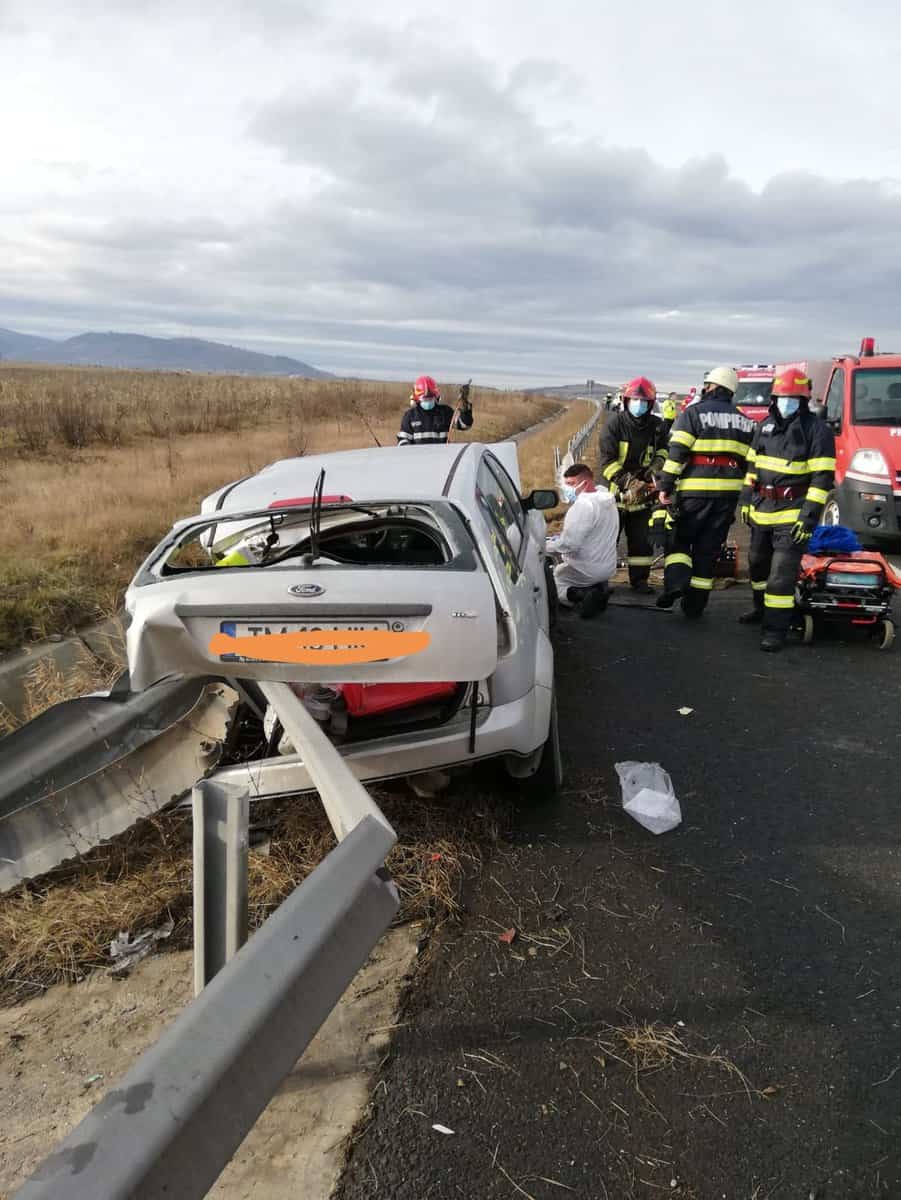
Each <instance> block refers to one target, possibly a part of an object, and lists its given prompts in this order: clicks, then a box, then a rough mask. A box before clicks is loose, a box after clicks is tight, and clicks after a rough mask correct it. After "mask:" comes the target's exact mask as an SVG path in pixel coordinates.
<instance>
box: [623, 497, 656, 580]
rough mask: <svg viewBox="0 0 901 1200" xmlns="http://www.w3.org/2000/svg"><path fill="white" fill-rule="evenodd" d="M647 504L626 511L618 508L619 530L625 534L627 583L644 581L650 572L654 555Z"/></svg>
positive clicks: (649, 512)
mask: <svg viewBox="0 0 901 1200" xmlns="http://www.w3.org/2000/svg"><path fill="white" fill-rule="evenodd" d="M650 515H651V509H650V507H649V506H647V507H645V508H638V509H634V510H633V511H631V512H627V511H626V510H624V509H621V510H620V530H621V532H622V533H624V534H625V535H626V548H627V549H626V562H627V563H628V566H629V583H631V584H632V585H633V587H634V585H635V584H637V583H646V582H647V579H648V576H649V575H650V573H651V563H652V562H653V561H654V556H653V554H652V552H651V539H650V530H649V528H648V518H649V517H650Z"/></svg>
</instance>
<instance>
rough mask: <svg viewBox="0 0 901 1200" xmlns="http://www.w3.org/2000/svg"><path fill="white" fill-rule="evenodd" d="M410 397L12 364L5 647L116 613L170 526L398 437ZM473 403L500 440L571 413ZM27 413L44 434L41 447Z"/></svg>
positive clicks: (486, 393) (1, 570) (4, 380)
mask: <svg viewBox="0 0 901 1200" xmlns="http://www.w3.org/2000/svg"><path fill="white" fill-rule="evenodd" d="M445 394H446V396H447V398H448V399H449V400H453V399H454V398H455V396H456V391H455V389H454V388H452V387H448V388H446V389H445ZM408 395H409V385H407V384H369V383H354V382H351V383H346V382H342V381H335V382H331V381H325V382H323V381H313V380H294V379H245V378H235V377H218V376H209V377H207V376H192V375H186V376H181V375H163V374H150V373H142V372H131V371H108V372H103V371H99V370H98V371H93V372H92V371H86V372H80V371H76V370H61V369H51V368H47V369H44V370H40V369H37V368H35V369H33V370H28V369H26V368H13V367H0V454H2V457H0V508H2V510H3V513H4V533H3V545H2V550H3V553H2V555H0V650H3V649H8V648H13V647H16V646H18V645H21V644H22V643H23V642H25V641H28V640H32V639H35V638H40V637H44V636H46V635H47V634H48V633H51V632H60V631H62V630H63V629H65V628H68V627H71V626H72V625H76V624H79V623H81V622H84V621H85V620H90V619H92V618H95V617H97V616H100V615H104V614H107V613H110V612H113V611H115V609H116V608H117V607H118V605H119V602H120V599H121V595H122V591H123V589H124V587H125V586H126V585H127V583H128V581H129V579H130V578H131V576H132V574H133V573H134V571H135V569H136V567H137V565H138V564H139V562H140V561H141V559H142V557H143V556H144V555H145V554H146V553H147V552H148V551H149V550H150V549H152V547H153V546H154V545H155V544H156V543H157V541H158V540H159V538H160V537H161V536H162V534H163V533H164V532H165V531H166V529H167V528H168V527H169V526H170V525H171V524H172V523H173V522H174V521H175V520H176V519H178V518H179V517H183V516H188V515H191V514H192V513H194V512H196V511H197V508H198V507H199V502H200V499H201V498H202V497H203V496H204V495H206V494H208V493H209V492H211V491H214V490H215V489H216V488H218V487H221V486H222V484H224V483H227V482H228V481H229V480H232V479H235V478H239V477H240V476H243V475H247V474H253V473H254V472H256V471H258V470H259V469H260V468H261V467H263V466H265V465H266V464H267V463H269V462H272V461H274V460H275V459H278V458H285V457H292V456H295V455H299V454H310V453H322V452H325V451H329V450H344V449H351V448H354V447H360V446H366V445H371V444H372V432H371V431H370V430H372V431H373V432H374V433H375V435H376V436H377V437H378V439H379V441H381V442H382V444H383V445H393V444H394V442H395V435H396V432H397V425H398V422H399V418H400V415H401V413H402V412H403V410H404V407H405V406H406V403H407V397H408ZM67 396H70V397H72V403H73V404H75V405H77V406H79V411H82V410H83V414H82V415H83V416H84V413H87V414H88V416H84V419H83V420H81V418H79V419H80V420H81V424H82V425H83V426H88V427H90V429H91V430H93V431H94V432H93V433H92V434H91V435H90V437H89V438H88V440H87V442H86V443H84V442H82V441H80V440H79V438H75V437H74V435H70V434H67V433H66V432H65V429H64V427H63V425H61V424H60V419H59V413H60V412H61V411H63V408H64V401H66V397H67ZM474 399H475V405H476V427H475V429H474V430H473V431H472V432H471V433H470V434H457V435H456V436H457V437H458V438H460V440H473V439H478V440H484V441H496V440H500V439H502V438H505V437H507V436H509V435H510V434H512V433H514V432H517V431H518V430H520V429H522V428H525V427H527V426H529V425H532V424H535V423H536V422H538V421H540V420H541V419H542V418H543V417H545V416H547V415H549V414H550V413H553V412H555V411H557V410H558V409H559V404H558V402H557V401H553V400H547V399H545V398H542V397H535V396H527V395H523V394H520V393H509V392H496V391H491V390H487V389H479V390H478V391H476V392H475V393H474ZM218 405H221V406H222V409H223V412H224V414H225V415H224V416H223V417H222V421H223V422H224V424H217V423H216V422H217V420H219V418H217V417H216V416H215V412H216V410H217V406H218ZM54 406H56V407H54ZM60 406H63V407H62V408H61V407H60ZM236 413H237V415H235V414H236ZM88 417H90V420H89V419H88ZM23 421H26V422H27V421H33V422H34V423H35V424H36V426H37V427H38V428H39V429H40V431H41V435H40V437H37V435H35V436H32V437H31V444H29V442H28V438H26V437H23V436H22V433H21V430H22V428H23V426H22V422H23ZM91 422H93V424H92V423H91ZM235 422H237V424H235ZM101 428H102V429H103V430H105V431H107V432H104V434H103V436H102V437H101V436H99V434H97V430H99V429H101ZM113 428H114V429H115V430H119V431H120V432H119V433H116V434H115V436H113V435H112V434H109V433H108V431H109V429H113ZM41 438H43V439H44V441H43V443H42V446H43V448H35V445H34V443H35V442H40V441H41Z"/></svg>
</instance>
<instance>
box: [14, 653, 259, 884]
mask: <svg viewBox="0 0 901 1200" xmlns="http://www.w3.org/2000/svg"><path fill="white" fill-rule="evenodd" d="M123 683H124V685H125V686H123V687H121V688H120V687H119V686H118V685H117V687H115V688H113V689H112V690H111V691H110V692H109V693H108V694H107V695H93V696H82V697H81V698H80V699H77V700H68V701H66V702H64V703H62V704H57V705H54V706H53V708H50V709H48V710H47V711H46V712H44V713H41V715H40V716H38V717H35V718H34V720H32V721H28V722H27V723H26V724H25V725H23V726H22V728H21V729H17V730H15V731H14V732H13V733H10V734H7V736H6V737H4V738H3V740H2V741H0V892H5V891H7V890H8V889H9V888H12V887H15V886H16V884H19V883H22V882H23V881H25V880H27V879H32V878H34V877H35V876H36V875H42V874H43V873H44V872H45V871H49V870H52V868H53V867H56V866H58V865H59V864H60V863H61V862H64V861H65V860H66V859H67V858H72V857H74V856H75V855H78V854H83V853H84V852H85V851H87V850H90V849H91V848H92V847H93V846H96V845H98V844H99V843H100V842H102V841H104V840H105V839H106V838H110V837H114V836H115V835H116V834H118V833H122V832H123V831H124V830H125V829H128V828H129V826H131V825H133V824H134V823H135V821H137V820H139V819H140V818H141V817H147V816H151V815H152V814H153V813H155V812H157V811H158V810H159V809H160V808H162V807H164V806H165V805H166V804H168V803H169V802H170V801H171V800H172V799H174V798H177V797H178V796H181V795H184V794H185V793H186V792H187V791H188V790H189V789H190V788H191V787H192V785H193V784H194V781H195V780H196V779H198V778H199V777H200V776H201V775H203V774H204V773H205V772H206V771H208V770H209V769H210V768H211V767H212V766H214V765H215V762H216V758H217V756H218V753H219V750H220V748H221V744H222V741H223V739H224V737H225V734H226V730H227V726H228V722H229V718H230V711H231V707H232V703H233V701H234V699H235V696H234V693H233V692H232V691H231V689H230V688H228V687H226V686H225V684H223V683H214V682H211V681H210V680H205V679H178V680H171V681H168V680H167V681H165V682H163V683H159V684H157V685H156V686H154V687H152V688H148V689H147V691H146V692H139V693H132V692H129V691H128V688H127V677H126V678H125V680H123Z"/></svg>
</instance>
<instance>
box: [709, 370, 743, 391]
mask: <svg viewBox="0 0 901 1200" xmlns="http://www.w3.org/2000/svg"><path fill="white" fill-rule="evenodd" d="M704 382H705V383H712V384H714V386H715V387H721V388H725V389H726V391H727V392H731V393H732V395H733V396H734V395H735V393H736V391H737V390H738V373H737V372H736V371H735V370H734V368H732V367H714V368H713V370H712V371H708V372H707V374H706V375H705V376H704Z"/></svg>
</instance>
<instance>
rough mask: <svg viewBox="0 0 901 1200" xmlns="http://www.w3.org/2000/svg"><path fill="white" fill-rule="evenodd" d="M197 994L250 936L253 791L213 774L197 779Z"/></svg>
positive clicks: (195, 894) (195, 945)
mask: <svg viewBox="0 0 901 1200" xmlns="http://www.w3.org/2000/svg"><path fill="white" fill-rule="evenodd" d="M191 799H192V808H193V814H194V995H195V996H199V995H200V993H201V992H202V991H203V989H204V988H205V987H206V985H207V984H208V983H209V982H210V980H211V979H212V978H213V976H214V975H215V974H216V973H217V972H218V971H221V970H222V968H223V967H224V966H225V964H226V963H227V962H228V961H229V960H230V959H232V958H234V956H235V955H236V954H237V953H238V951H239V950H240V949H241V947H242V946H243V945H244V943H245V942H246V941H247V853H248V840H249V825H250V793H249V791H248V790H247V789H241V790H239V789H237V788H235V787H233V786H232V787H228V786H225V787H223V786H222V785H221V784H218V783H217V782H216V780H215V777H214V778H212V779H204V780H201V782H200V783H198V784H195V786H194V791H193V793H192V797H191Z"/></svg>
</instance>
